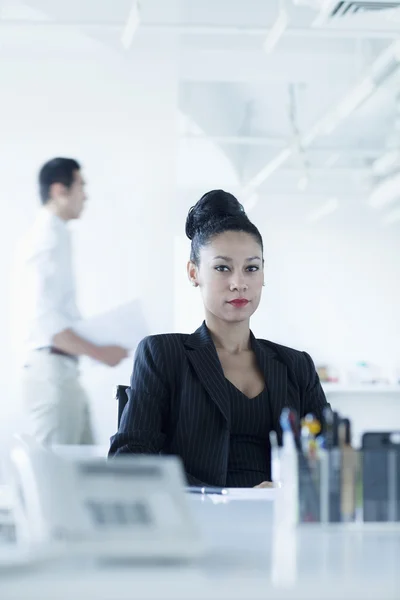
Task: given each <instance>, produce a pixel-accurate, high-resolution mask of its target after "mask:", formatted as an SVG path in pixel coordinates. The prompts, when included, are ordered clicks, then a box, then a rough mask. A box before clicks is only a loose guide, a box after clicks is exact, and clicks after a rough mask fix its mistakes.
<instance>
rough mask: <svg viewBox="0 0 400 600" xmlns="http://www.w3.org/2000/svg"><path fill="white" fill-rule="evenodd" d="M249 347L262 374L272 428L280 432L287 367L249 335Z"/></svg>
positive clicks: (270, 350)
mask: <svg viewBox="0 0 400 600" xmlns="http://www.w3.org/2000/svg"><path fill="white" fill-rule="evenodd" d="M251 345H252V348H253V350H254V353H255V355H256V357H257V362H258V365H259V367H260V369H261V371H262V372H263V374H264V378H265V385H266V388H267V390H268V397H269V401H270V405H271V415H272V428H273V429H274V430H275V431H277V432H278V433H279V432H280V423H279V421H280V416H281V412H282V408H284V407H285V406H287V405H288V404H287V367H286V365H285V364H284V363H282V362H280V361H279V360H277V356H276V354H275V352H274V350H272V348H269V347H268V346H266V345H264V344H260V342H258V340H257V339H256V338H255V337H254V335H253V334H251Z"/></svg>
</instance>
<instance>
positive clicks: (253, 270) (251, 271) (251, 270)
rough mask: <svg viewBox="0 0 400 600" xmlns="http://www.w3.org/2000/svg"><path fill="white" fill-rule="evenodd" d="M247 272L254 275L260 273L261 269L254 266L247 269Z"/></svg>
mask: <svg viewBox="0 0 400 600" xmlns="http://www.w3.org/2000/svg"><path fill="white" fill-rule="evenodd" d="M247 270H248V271H250V273H254V272H255V271H258V270H259V268H258V267H256V265H252V266H250V267H247Z"/></svg>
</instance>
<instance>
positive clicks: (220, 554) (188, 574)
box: [0, 495, 400, 600]
mask: <svg viewBox="0 0 400 600" xmlns="http://www.w3.org/2000/svg"><path fill="white" fill-rule="evenodd" d="M190 502H191V504H192V508H193V513H194V516H195V518H196V519H197V521H198V523H199V525H200V527H201V530H202V532H203V535H204V538H205V541H206V543H207V545H208V552H207V553H206V556H205V557H204V558H203V559H202V560H201V561H200V562H198V563H196V564H192V565H172V564H170V565H165V564H164V565H151V566H150V565H143V564H142V565H137V564H136V565H132V564H130V565H127V566H125V567H111V566H108V567H105V566H104V567H103V568H102V569H100V568H98V567H96V566H95V565H93V564H91V563H90V562H86V563H85V562H82V561H79V564H78V561H76V562H75V563H74V561H70V562H68V564H66V563H63V564H61V563H60V564H59V563H57V562H54V563H50V564H49V563H47V564H45V565H42V566H41V567H39V568H37V569H35V570H15V571H7V572H4V571H1V570H0V597H1V598H2V600H3V599H4V600H22V599H24V600H25V599H28V598H41V600H54V598H57V599H59V600H78V599H79V598H84V599H85V600H133V599H138V600H139V599H140V600H150V599H151V600H156V599H157V600H158V599H160V600H188V599H190V600H205V599H208V600H214V599H215V600H223V599H229V600H266V599H267V598H268V600H272V599H275V598H276V599H286V600H289V599H290V600H302V599H304V600H306V599H307V600H338V599H339V598H340V599H342V600H350V599H354V600H361V599H362V600H372V599H374V600H399V590H400V568H399V564H400V563H399V557H400V526H398V525H393V524H382V525H374V524H367V525H349V526H347V525H346V526H344V525H343V526H342V525H331V526H320V525H304V526H301V527H299V528H297V529H295V530H293V532H292V536H291V535H290V533H289V534H287V533H286V534H285V533H283V532H281V533H279V532H277V533H279V535H275V533H276V532H274V528H273V523H272V510H273V502H271V501H244V500H243V501H235V502H228V503H227V504H214V503H213V502H212V501H211V499H210V498H208V497H201V496H197V495H196V496H194V497H191V498H190ZM293 558H295V560H294V562H293ZM285 579H286V583H290V579H296V583H295V584H294V587H289V588H285V587H279V588H276V587H274V586H273V582H274V581H275V582H276V581H277V580H279V581H280V585H281V586H282V584H284V583H285Z"/></svg>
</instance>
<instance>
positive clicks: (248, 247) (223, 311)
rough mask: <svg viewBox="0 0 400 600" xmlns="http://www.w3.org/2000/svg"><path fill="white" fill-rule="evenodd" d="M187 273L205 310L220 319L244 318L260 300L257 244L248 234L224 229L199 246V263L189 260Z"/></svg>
mask: <svg viewBox="0 0 400 600" xmlns="http://www.w3.org/2000/svg"><path fill="white" fill-rule="evenodd" d="M188 275H189V279H190V281H191V282H192V283H193V284H194V285H197V286H199V288H200V291H201V294H202V298H203V302H204V306H205V309H206V312H208V313H209V314H211V315H214V316H215V317H217V318H218V319H222V320H223V321H228V322H232V323H237V322H240V321H246V320H248V319H249V318H250V317H251V315H252V314H253V313H254V312H255V310H256V309H257V307H258V305H259V303H260V298H261V291H262V286H263V282H264V267H263V257H262V251H261V247H260V245H259V243H258V242H257V240H256V239H255V237H254V236H252V235H250V234H248V233H245V232H241V231H226V232H224V233H221V234H219V235H217V236H215V237H214V238H212V239H211V241H210V242H209V243H208V244H207V245H206V246H203V247H202V248H201V250H200V264H199V265H198V266H196V265H194V264H193V263H191V262H189V264H188Z"/></svg>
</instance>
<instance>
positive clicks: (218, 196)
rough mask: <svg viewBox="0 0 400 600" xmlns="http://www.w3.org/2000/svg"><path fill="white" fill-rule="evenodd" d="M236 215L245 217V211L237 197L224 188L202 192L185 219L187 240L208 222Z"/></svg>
mask: <svg viewBox="0 0 400 600" xmlns="http://www.w3.org/2000/svg"><path fill="white" fill-rule="evenodd" d="M238 216H241V217H245V216H246V213H245V210H244V208H243V206H242V205H241V204H240V202H239V201H238V200H237V198H235V196H233V195H232V194H229V192H225V191H224V190H212V191H211V192H207V194H204V196H202V197H201V198H200V200H198V202H197V203H196V204H195V205H194V206H192V208H191V209H190V210H189V213H188V216H187V219H186V235H187V237H188V238H189V240H192V239H193V238H194V236H195V235H196V233H197V232H199V231H201V230H202V229H204V228H205V227H206V226H207V224H208V223H211V222H213V221H216V220H218V219H224V218H225V219H226V218H229V217H238Z"/></svg>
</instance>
